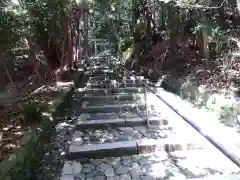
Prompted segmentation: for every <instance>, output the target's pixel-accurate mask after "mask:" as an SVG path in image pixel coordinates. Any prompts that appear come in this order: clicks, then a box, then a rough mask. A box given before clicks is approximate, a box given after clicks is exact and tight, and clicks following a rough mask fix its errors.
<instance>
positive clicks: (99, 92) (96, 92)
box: [85, 87, 161, 95]
mask: <svg viewBox="0 0 240 180" xmlns="http://www.w3.org/2000/svg"><path fill="white" fill-rule="evenodd" d="M151 89H152V90H153V91H154V92H157V91H159V89H161V88H158V87H153V88H151ZM145 91H148V89H147V88H144V87H126V88H94V89H86V90H85V94H92V95H104V94H106V95H111V94H117V93H119V94H120V93H122V94H124V93H125V94H126V93H144V92H145Z"/></svg>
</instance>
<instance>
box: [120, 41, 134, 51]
mask: <svg viewBox="0 0 240 180" xmlns="http://www.w3.org/2000/svg"><path fill="white" fill-rule="evenodd" d="M132 45H133V39H132V38H127V39H124V40H122V41H120V50H121V51H122V52H123V51H126V50H127V49H128V48H129V47H131V46H132Z"/></svg>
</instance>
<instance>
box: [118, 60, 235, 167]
mask: <svg viewBox="0 0 240 180" xmlns="http://www.w3.org/2000/svg"><path fill="white" fill-rule="evenodd" d="M114 65H115V66H116V67H120V68H122V69H123V70H124V71H126V72H127V73H128V74H130V75H132V76H134V77H135V78H136V79H137V80H139V82H140V83H142V84H143V85H144V88H146V89H148V90H149V91H150V92H151V93H153V94H154V95H155V96H156V97H157V98H158V99H159V100H161V101H162V102H163V103H164V104H166V105H167V106H168V107H169V108H170V109H171V110H172V111H173V112H175V113H176V114H177V115H178V116H179V117H181V118H182V119H183V120H184V121H185V122H186V123H188V124H189V125H190V126H191V127H192V128H194V129H195V130H196V131H197V132H198V133H199V134H200V135H202V136H203V137H204V138H205V139H206V140H208V141H209V142H210V143H211V144H212V145H213V146H214V147H216V148H217V149H218V150H219V151H220V152H222V153H223V154H224V155H225V156H226V157H227V158H229V159H230V160H231V161H232V162H233V163H234V164H236V165H237V166H238V167H240V159H239V158H238V157H237V156H236V155H234V154H232V153H231V152H229V151H228V150H227V149H226V148H225V147H224V146H222V145H221V144H219V143H218V142H217V141H216V140H214V139H213V138H212V137H210V136H208V135H205V134H204V133H203V132H202V130H201V128H200V127H199V126H198V125H197V124H196V123H194V122H192V121H191V120H190V119H188V118H187V117H186V116H185V115H183V114H181V113H180V112H178V110H177V109H176V108H175V107H173V106H172V105H171V104H169V103H168V102H167V101H166V100H165V99H164V98H162V97H161V96H160V95H158V94H156V93H155V92H154V91H153V90H152V89H151V88H150V87H149V86H148V85H147V84H146V83H145V82H143V81H142V80H141V79H140V78H138V77H137V76H136V75H135V74H133V73H132V72H130V71H129V70H127V69H126V68H125V67H124V66H123V65H122V64H116V63H115V64H114ZM145 93H146V91H145ZM144 96H146V94H145V95H144ZM146 101H147V99H146V97H145V102H146ZM146 106H147V104H146ZM146 108H147V107H146ZM146 117H147V123H148V112H147V113H146ZM148 125H149V123H148Z"/></svg>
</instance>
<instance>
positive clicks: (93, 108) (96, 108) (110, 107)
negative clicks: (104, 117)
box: [81, 104, 145, 113]
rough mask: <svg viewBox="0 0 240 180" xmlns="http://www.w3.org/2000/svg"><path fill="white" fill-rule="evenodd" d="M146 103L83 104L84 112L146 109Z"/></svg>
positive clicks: (82, 110)
mask: <svg viewBox="0 0 240 180" xmlns="http://www.w3.org/2000/svg"><path fill="white" fill-rule="evenodd" d="M144 108H145V105H141V104H140V105H139V104H118V105H112V104H110V105H103V106H85V107H84V106H83V107H82V109H81V112H83V113H109V112H121V111H139V110H144Z"/></svg>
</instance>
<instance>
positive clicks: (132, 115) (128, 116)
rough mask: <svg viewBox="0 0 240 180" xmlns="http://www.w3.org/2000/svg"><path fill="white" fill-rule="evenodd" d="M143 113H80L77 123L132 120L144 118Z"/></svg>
mask: <svg viewBox="0 0 240 180" xmlns="http://www.w3.org/2000/svg"><path fill="white" fill-rule="evenodd" d="M145 114H146V113H145V112H141V111H140V112H138V113H134V112H121V113H115V112H111V113H94V114H93V113H91V114H88V113H81V115H79V116H78V120H79V121H87V120H98V119H104V120H107V119H119V118H120V119H132V118H136V117H138V118H140V117H141V118H142V119H144V118H145ZM153 117H160V116H158V115H156V116H153Z"/></svg>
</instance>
